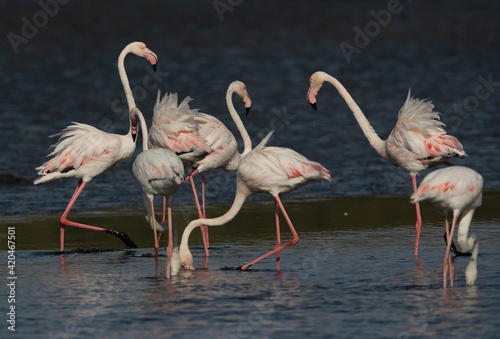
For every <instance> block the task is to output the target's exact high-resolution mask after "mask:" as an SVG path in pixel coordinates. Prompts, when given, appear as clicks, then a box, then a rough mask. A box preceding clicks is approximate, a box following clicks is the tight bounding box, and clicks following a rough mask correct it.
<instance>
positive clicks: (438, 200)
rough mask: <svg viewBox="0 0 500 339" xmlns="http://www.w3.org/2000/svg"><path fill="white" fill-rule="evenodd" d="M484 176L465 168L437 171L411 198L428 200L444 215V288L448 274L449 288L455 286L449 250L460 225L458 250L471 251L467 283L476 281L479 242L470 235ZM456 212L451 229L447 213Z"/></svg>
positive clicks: (454, 167) (426, 177)
mask: <svg viewBox="0 0 500 339" xmlns="http://www.w3.org/2000/svg"><path fill="white" fill-rule="evenodd" d="M482 190H483V177H482V176H481V175H480V174H479V173H477V172H476V171H474V170H472V169H470V168H468V167H463V166H452V167H448V168H442V169H438V170H435V171H433V172H431V173H429V174H428V175H426V176H425V178H424V179H423V180H422V182H421V183H420V186H419V187H418V189H417V191H416V192H415V193H413V194H412V195H411V198H410V199H411V202H412V203H414V204H415V203H418V202H420V201H427V202H428V203H430V204H431V205H432V206H434V208H436V210H438V211H440V212H441V213H442V214H444V216H445V226H446V238H447V240H446V242H447V247H446V252H445V256H444V261H443V287H444V288H446V279H447V275H448V274H449V277H450V286H453V273H454V267H453V263H452V262H451V253H450V247H451V243H452V239H453V231H454V229H455V225H456V223H457V222H458V239H457V240H458V248H459V250H460V251H462V252H468V251H470V250H472V255H471V259H470V262H469V264H468V265H467V269H466V270H465V280H466V283H467V284H468V285H472V284H474V282H475V281H476V279H477V255H478V251H479V241H478V240H477V237H476V235H474V234H471V235H470V236H469V235H468V234H469V227H470V223H471V220H472V216H473V215H474V211H475V210H476V208H478V207H479V206H481V203H482V200H483V194H482ZM450 212H451V213H453V220H452V222H451V227H448V213H450Z"/></svg>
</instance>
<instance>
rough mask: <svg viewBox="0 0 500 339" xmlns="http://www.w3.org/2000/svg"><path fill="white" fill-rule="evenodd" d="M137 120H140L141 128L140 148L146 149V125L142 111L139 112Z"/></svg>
mask: <svg viewBox="0 0 500 339" xmlns="http://www.w3.org/2000/svg"><path fill="white" fill-rule="evenodd" d="M139 121H140V122H141V130H142V150H143V151H147V150H148V149H149V148H148V125H147V124H146V119H144V115H142V113H140V114H139Z"/></svg>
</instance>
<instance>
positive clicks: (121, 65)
mask: <svg viewBox="0 0 500 339" xmlns="http://www.w3.org/2000/svg"><path fill="white" fill-rule="evenodd" d="M129 53H130V48H129V46H127V47H125V48H124V49H123V50H122V51H121V53H120V55H119V56H118V73H119V74H120V80H121V81H122V85H123V90H124V91H125V96H126V98H127V104H128V109H129V111H130V110H131V109H132V108H134V107H135V100H134V96H133V95H132V89H131V88H130V84H129V82H128V77H127V72H125V57H126V56H127V54H129Z"/></svg>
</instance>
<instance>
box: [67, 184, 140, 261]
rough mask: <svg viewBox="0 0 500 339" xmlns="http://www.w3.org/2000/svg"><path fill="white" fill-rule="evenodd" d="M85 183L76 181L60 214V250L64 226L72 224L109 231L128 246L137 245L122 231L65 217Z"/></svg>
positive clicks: (99, 230) (94, 229) (93, 229)
mask: <svg viewBox="0 0 500 339" xmlns="http://www.w3.org/2000/svg"><path fill="white" fill-rule="evenodd" d="M85 185H87V182H85V181H82V180H80V181H79V182H78V186H76V189H75V192H74V193H73V196H72V197H71V200H70V201H69V203H68V206H67V207H66V210H65V211H64V213H63V215H62V216H61V219H60V220H59V225H60V235H61V241H60V245H61V252H62V251H64V229H65V226H73V227H80V228H85V229H88V230H92V231H98V232H105V233H111V234H113V235H115V236H117V237H118V238H120V239H121V240H122V241H123V242H124V243H125V244H126V245H127V246H129V247H134V248H135V247H137V245H136V244H135V243H134V242H133V241H132V239H130V238H129V236H128V235H126V234H125V233H123V232H117V231H113V230H108V229H107V228H102V227H97V226H90V225H85V224H80V223H77V222H73V221H69V220H68V219H67V216H68V214H69V211H70V210H71V208H72V207H73V205H74V204H75V201H76V199H78V196H79V195H80V193H82V191H83V189H84V188H85Z"/></svg>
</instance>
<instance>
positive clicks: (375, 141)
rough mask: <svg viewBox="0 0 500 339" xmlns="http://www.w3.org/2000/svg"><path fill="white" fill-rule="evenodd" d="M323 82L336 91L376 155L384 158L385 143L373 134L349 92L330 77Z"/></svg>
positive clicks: (370, 126) (371, 128)
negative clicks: (326, 82)
mask: <svg viewBox="0 0 500 339" xmlns="http://www.w3.org/2000/svg"><path fill="white" fill-rule="evenodd" d="M325 81H328V82H329V83H331V84H332V85H333V86H334V87H335V88H336V89H337V91H338V92H339V94H340V95H341V96H342V98H344V100H345V102H346V103H347V106H349V108H350V109H351V111H352V114H353V115H354V118H356V120H357V122H358V124H359V127H361V130H362V131H363V134H364V135H365V137H366V138H367V139H368V142H369V143H370V145H371V146H372V147H373V148H374V149H375V150H376V151H377V152H378V154H380V155H381V156H382V157H384V158H385V157H386V151H385V141H383V140H382V139H380V137H379V136H378V134H377V133H376V132H375V130H374V129H373V127H372V125H371V124H370V122H369V121H368V119H367V118H366V117H365V115H364V114H363V111H361V108H359V106H358V104H356V102H355V101H354V99H353V98H352V97H351V95H350V94H349V92H347V90H346V89H345V87H344V86H343V85H342V84H341V83H340V82H339V81H338V80H337V79H335V78H334V77H332V76H330V75H328V76H327V77H326V79H325Z"/></svg>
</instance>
